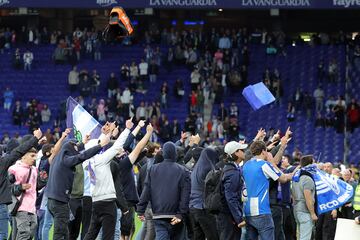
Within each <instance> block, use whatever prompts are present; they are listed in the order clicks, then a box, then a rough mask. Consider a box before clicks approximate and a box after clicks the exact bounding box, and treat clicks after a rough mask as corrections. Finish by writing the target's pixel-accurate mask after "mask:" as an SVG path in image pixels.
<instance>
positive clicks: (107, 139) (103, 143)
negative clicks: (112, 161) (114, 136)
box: [100, 135, 110, 147]
mask: <svg viewBox="0 0 360 240" xmlns="http://www.w3.org/2000/svg"><path fill="white" fill-rule="evenodd" d="M109 142H110V135H106V136H105V137H103V138H102V139H101V140H100V146H101V147H104V146H106V145H108V144H109Z"/></svg>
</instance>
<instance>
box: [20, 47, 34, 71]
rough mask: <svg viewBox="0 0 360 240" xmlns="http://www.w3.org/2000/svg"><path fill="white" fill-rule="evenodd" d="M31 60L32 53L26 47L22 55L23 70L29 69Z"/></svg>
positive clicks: (32, 58) (32, 57)
mask: <svg viewBox="0 0 360 240" xmlns="http://www.w3.org/2000/svg"><path fill="white" fill-rule="evenodd" d="M33 60H34V55H33V53H32V52H30V50H29V49H27V50H26V52H25V53H24V56H23V61H24V70H25V71H31V67H32V62H33Z"/></svg>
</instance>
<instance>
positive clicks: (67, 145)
mask: <svg viewBox="0 0 360 240" xmlns="http://www.w3.org/2000/svg"><path fill="white" fill-rule="evenodd" d="M74 145H75V143H74V142H73V141H66V142H64V143H63V145H62V147H61V150H60V152H59V153H58V154H57V155H56V157H55V158H54V160H53V163H52V165H51V166H50V174H49V178H48V183H47V187H46V192H47V196H48V198H51V199H54V200H57V201H60V202H64V203H67V202H69V199H70V193H71V190H72V184H73V180H74V174H75V166H76V165H78V164H80V163H82V162H84V161H85V160H87V159H89V158H91V157H93V156H95V155H96V154H97V153H98V152H99V151H100V150H101V146H100V145H97V146H95V147H92V148H90V149H88V150H86V151H84V152H83V153H79V152H78V151H76V150H75V148H74Z"/></svg>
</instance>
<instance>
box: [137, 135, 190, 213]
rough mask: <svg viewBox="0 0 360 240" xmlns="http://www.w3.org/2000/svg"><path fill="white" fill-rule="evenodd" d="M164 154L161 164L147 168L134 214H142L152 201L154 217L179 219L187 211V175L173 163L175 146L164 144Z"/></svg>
mask: <svg viewBox="0 0 360 240" xmlns="http://www.w3.org/2000/svg"><path fill="white" fill-rule="evenodd" d="M163 155H164V161H163V162H161V163H159V164H155V165H153V166H151V168H150V169H149V173H148V176H147V179H146V181H145V186H144V190H143V192H142V194H141V198H140V202H139V203H138V205H137V212H138V213H139V214H141V215H143V214H144V213H145V210H146V207H147V205H148V203H149V202H151V208H152V211H153V214H154V218H156V217H158V218H167V217H166V216H173V215H175V216H176V217H178V218H180V219H182V218H183V216H184V215H185V214H186V213H187V212H188V209H189V196H190V173H189V171H188V170H186V168H185V167H183V166H181V165H180V164H177V163H176V147H175V145H174V144H173V143H172V142H167V143H165V144H164V146H163ZM162 216H164V217H162Z"/></svg>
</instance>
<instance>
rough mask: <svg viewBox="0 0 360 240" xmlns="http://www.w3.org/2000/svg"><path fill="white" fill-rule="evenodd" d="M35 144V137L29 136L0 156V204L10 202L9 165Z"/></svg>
mask: <svg viewBox="0 0 360 240" xmlns="http://www.w3.org/2000/svg"><path fill="white" fill-rule="evenodd" d="M37 144H38V139H37V138H36V137H31V138H30V139H29V140H27V141H24V142H23V143H22V144H21V145H20V146H18V147H16V148H15V149H13V150H12V151H11V152H9V153H7V154H5V155H3V156H2V157H0V204H10V203H11V202H12V201H11V192H10V186H9V179H8V173H7V171H8V169H9V167H10V166H11V165H13V164H14V163H15V162H16V161H17V160H19V159H20V158H21V157H22V156H23V155H24V154H25V153H27V152H28V151H29V150H30V149H31V148H33V147H37Z"/></svg>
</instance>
